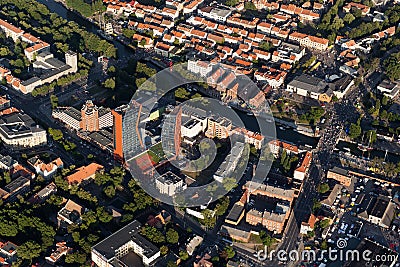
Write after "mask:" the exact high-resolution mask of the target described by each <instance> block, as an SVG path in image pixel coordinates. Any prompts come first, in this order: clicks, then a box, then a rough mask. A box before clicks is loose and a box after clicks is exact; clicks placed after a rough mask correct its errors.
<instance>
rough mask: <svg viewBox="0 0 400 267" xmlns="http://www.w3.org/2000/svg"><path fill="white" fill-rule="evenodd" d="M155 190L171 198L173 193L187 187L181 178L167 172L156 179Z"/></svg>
mask: <svg viewBox="0 0 400 267" xmlns="http://www.w3.org/2000/svg"><path fill="white" fill-rule="evenodd" d="M156 188H157V189H158V191H159V192H160V193H161V194H164V195H168V196H171V197H172V196H173V195H175V193H177V192H179V191H182V190H185V189H186V188H187V185H186V184H185V182H184V181H183V179H182V178H180V177H178V176H177V175H175V174H174V173H172V172H170V171H168V172H166V173H164V174H163V175H161V176H160V177H158V178H156Z"/></svg>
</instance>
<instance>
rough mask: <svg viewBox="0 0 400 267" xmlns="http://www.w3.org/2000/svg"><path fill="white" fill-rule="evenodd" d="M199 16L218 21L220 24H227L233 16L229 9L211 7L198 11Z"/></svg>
mask: <svg viewBox="0 0 400 267" xmlns="http://www.w3.org/2000/svg"><path fill="white" fill-rule="evenodd" d="M197 12H198V13H199V15H201V16H203V17H206V18H209V19H212V20H216V21H219V22H226V20H227V19H228V17H229V16H230V15H231V13H232V11H231V10H229V9H223V8H217V7H211V6H206V7H203V8H200V9H198V11H197Z"/></svg>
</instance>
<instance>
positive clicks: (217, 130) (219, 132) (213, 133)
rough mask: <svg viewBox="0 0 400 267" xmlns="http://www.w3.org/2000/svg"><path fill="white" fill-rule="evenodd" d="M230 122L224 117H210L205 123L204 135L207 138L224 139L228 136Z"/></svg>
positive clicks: (230, 126)
mask: <svg viewBox="0 0 400 267" xmlns="http://www.w3.org/2000/svg"><path fill="white" fill-rule="evenodd" d="M231 129H232V122H231V121H230V120H228V119H227V118H224V117H211V118H209V119H208V121H207V131H206V133H205V135H206V136H207V137H208V138H218V139H226V138H228V137H229V135H230V131H231Z"/></svg>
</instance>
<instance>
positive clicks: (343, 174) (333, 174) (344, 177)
mask: <svg viewBox="0 0 400 267" xmlns="http://www.w3.org/2000/svg"><path fill="white" fill-rule="evenodd" d="M326 178H328V179H333V180H336V181H338V182H339V183H340V184H341V185H344V186H346V187H350V185H351V182H352V176H351V175H350V174H349V171H348V170H345V169H342V168H339V167H333V168H332V169H330V170H328V173H327V176H326Z"/></svg>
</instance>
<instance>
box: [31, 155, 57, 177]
mask: <svg viewBox="0 0 400 267" xmlns="http://www.w3.org/2000/svg"><path fill="white" fill-rule="evenodd" d="M28 163H29V164H30V165H31V166H32V167H33V168H34V169H35V171H36V174H38V175H41V176H43V178H45V179H47V178H49V177H51V176H52V175H53V174H54V173H55V172H57V170H58V169H62V168H63V167H64V163H63V161H62V160H61V159H60V158H56V159H55V160H53V161H51V162H49V163H47V164H46V163H44V162H43V161H42V160H41V159H40V158H39V157H38V156H35V157H33V158H30V159H28Z"/></svg>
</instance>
